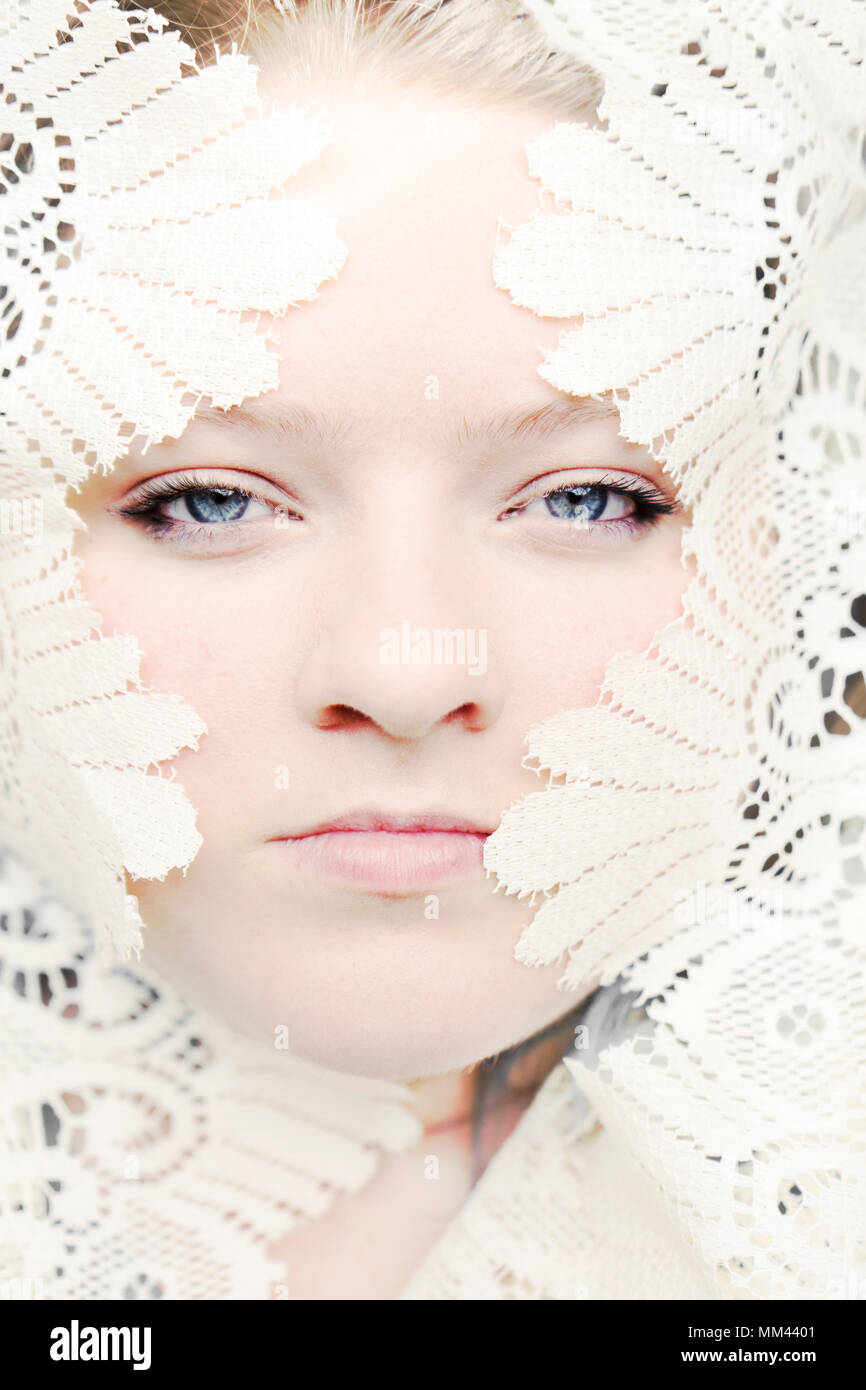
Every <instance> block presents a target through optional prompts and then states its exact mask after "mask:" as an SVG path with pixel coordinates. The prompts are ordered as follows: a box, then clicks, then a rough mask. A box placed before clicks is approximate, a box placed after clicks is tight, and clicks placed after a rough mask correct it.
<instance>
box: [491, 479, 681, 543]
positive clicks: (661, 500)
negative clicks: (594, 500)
mask: <svg viewBox="0 0 866 1390" xmlns="http://www.w3.org/2000/svg"><path fill="white" fill-rule="evenodd" d="M579 488H605V489H606V490H607V491H608V492H611V493H613V494H614V495H615V496H617V497H623V496H626V497H632V498H633V499H635V501H636V502H637V504H638V510H637V511H636V512H635V513H634V514H633V515H632V516H627V517H620V518H618V519H617V520H614V521H597V522H594V523H593V525H594V526H595V527H596V528H599V529H601V528H604V529H606V530H608V531H613V530H616V531H619V530H620V529H621V528H626V529H627V530H631V531H641V530H649V528H650V527H652V526H655V525H656V524H657V523H658V522H659V521H661V519H662V517H664V516H671V515H673V514H675V513H676V512H679V511H680V510H681V505H680V503H679V502H678V501H676V500H674V499H673V498H670V497H667V496H666V495H665V494H664V493H663V492H661V491H660V490H659V489H658V488H657V487H653V485H652V483H648V482H646V480H645V479H643V478H637V477H631V478H629V479H627V480H624V479H623V478H619V479H616V480H613V479H611V475H610V474H605V475H604V476H603V477H600V478H594V479H593V480H592V482H589V483H577V482H574V481H571V482H565V483H558V484H557V485H556V486H555V487H549V488H545V489H544V490H543V491H542V492H540V493H537V494H535V495H533V496H532V497H528V498H527V499H526V500H525V501H523V502H519V503H518V504H517V505H516V506H514V507H510V508H508V510H507V511H506V512H504V513H503V515H504V516H514V515H519V514H520V513H521V512H523V511H525V510H526V508H527V507H529V506H531V504H532V503H533V502H543V501H545V500H546V499H547V498H548V497H557V496H560V495H561V494H562V493H566V492H575V491H577V490H578V489H579Z"/></svg>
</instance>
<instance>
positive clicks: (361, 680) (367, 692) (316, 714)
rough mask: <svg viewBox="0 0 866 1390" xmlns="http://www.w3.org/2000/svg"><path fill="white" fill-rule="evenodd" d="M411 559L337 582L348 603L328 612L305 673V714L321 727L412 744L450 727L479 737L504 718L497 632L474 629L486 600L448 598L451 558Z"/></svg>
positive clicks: (380, 562)
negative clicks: (473, 619)
mask: <svg viewBox="0 0 866 1390" xmlns="http://www.w3.org/2000/svg"><path fill="white" fill-rule="evenodd" d="M398 549H399V547H398ZM416 557H417V552H416ZM400 558H401V559H402V564H401V563H400ZM406 558H407V557H406V554H405V549H401V550H400V557H399V558H398V557H397V556H394V557H392V558H391V559H389V558H388V557H387V556H385V555H383V553H382V551H381V550H380V551H379V552H378V555H377V557H376V558H375V560H373V558H372V557H367V561H368V563H366V564H364V565H363V567H360V566H358V567H356V566H354V565H353V566H352V569H351V572H350V573H351V578H347V581H346V583H345V584H339V583H338V585H337V587H338V589H339V590H340V591H341V592H342V594H343V597H342V598H341V599H340V600H339V602H338V603H335V604H334V605H333V606H331V607H330V608H328V609H327V610H326V615H325V618H324V621H323V622H322V626H321V629H320V632H319V635H318V637H317V640H316V641H315V642H314V644H313V648H312V650H311V651H310V654H309V656H308V657H307V659H306V660H305V661H304V663H303V665H302V668H301V670H300V673H299V683H298V688H297V700H298V704H299V712H300V714H301V717H302V718H303V719H305V720H306V721H308V722H309V723H311V724H312V725H313V726H314V727H315V728H317V729H322V730H343V731H346V730H350V729H366V730H368V731H369V730H374V731H376V732H378V733H379V734H380V735H381V736H383V737H387V738H389V739H393V740H400V741H403V742H410V741H418V740H420V739H424V738H426V737H428V736H429V735H431V734H432V733H433V731H434V730H436V729H439V728H444V727H446V726H454V727H455V728H457V729H459V730H461V731H463V732H468V733H480V732H482V731H483V730H485V729H487V728H489V727H490V726H491V725H492V724H493V723H495V721H496V719H497V718H498V717H499V714H500V712H501V709H502V704H503V690H502V684H501V682H502V671H501V669H500V668H499V666H498V663H497V661H496V653H495V652H494V650H493V647H492V644H491V641H490V634H489V632H488V629H487V628H486V627H483V626H480V625H478V624H477V623H475V622H470V624H469V625H467V618H469V617H470V613H469V611H468V610H469V608H470V607H471V609H472V610H474V611H475V612H476V613H477V611H478V604H477V601H476V602H473V603H471V605H470V604H469V603H467V602H466V601H465V600H464V601H460V600H459V599H457V600H456V601H455V598H454V597H450V596H449V593H448V592H447V590H450V593H451V595H453V594H454V588H455V585H454V578H455V572H454V568H453V566H450V567H449V565H448V564H447V562H445V560H444V558H443V559H442V560H440V562H439V564H438V565H436V566H435V567H430V566H429V565H426V564H425V563H424V562H423V561H419V560H418V559H417V558H416V559H415V561H414V563H411V564H410V565H407V563H406ZM360 575H363V578H361V577H359V576H360ZM332 582H333V576H332ZM458 587H459V588H460V589H462V586H458ZM466 592H470V590H469V589H468V588H467V590H466ZM395 594H396V595H402V597H398V598H397V599H395V597H394V596H395Z"/></svg>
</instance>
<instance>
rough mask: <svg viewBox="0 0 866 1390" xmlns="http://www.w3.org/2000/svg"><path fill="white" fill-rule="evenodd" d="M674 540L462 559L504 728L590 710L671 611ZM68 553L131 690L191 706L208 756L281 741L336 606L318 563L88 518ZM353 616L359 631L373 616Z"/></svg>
mask: <svg viewBox="0 0 866 1390" xmlns="http://www.w3.org/2000/svg"><path fill="white" fill-rule="evenodd" d="M680 535H681V532H680V529H679V528H678V527H669V528H664V527H659V528H657V531H656V532H655V533H652V534H650V535H648V536H646V537H644V538H642V540H640V541H639V542H637V543H635V544H634V545H633V546H631V547H629V548H628V549H623V550H622V551H621V552H617V553H611V554H610V555H594V556H592V557H579V556H556V557H555V558H553V559H551V557H549V556H545V557H543V558H540V557H538V556H536V555H532V556H521V555H518V554H510V555H509V556H508V557H507V559H506V560H505V561H503V560H502V559H501V558H497V559H496V560H494V561H491V562H490V563H488V564H485V562H484V561H482V562H481V563H480V564H479V563H478V562H477V561H476V562H473V564H472V566H471V571H472V572H471V576H470V575H467V577H466V582H465V583H462V584H461V586H460V588H461V591H462V592H463V593H464V594H466V595H467V596H471V597H470V598H469V602H470V604H471V618H472V624H471V625H477V626H480V627H484V628H486V629H487V632H488V639H487V640H488V661H489V668H490V670H491V673H492V675H493V677H494V679H495V680H497V681H498V682H501V683H502V686H503V694H504V697H505V706H506V708H507V709H508V711H509V713H508V716H507V718H506V721H505V722H506V723H508V724H509V725H511V724H514V725H515V727H516V726H517V725H522V727H523V729H524V731H525V729H526V728H528V726H529V724H530V723H532V722H537V721H539V720H542V719H544V718H546V717H549V716H550V715H551V714H553V713H556V712H558V711H559V710H561V709H563V708H568V707H573V708H577V707H582V706H587V705H590V704H593V703H594V702H595V699H596V697H597V694H598V691H599V688H600V685H601V683H602V680H603V678H604V673H605V667H606V665H607V663H608V662H609V661H610V659H611V658H612V657H614V656H615V655H617V653H619V652H626V651H632V652H639V651H642V650H644V649H645V648H646V647H647V646H648V645H649V643H650V642H651V640H652V638H653V636H654V634H655V633H656V632H657V631H658V630H659V629H660V628H662V627H663V626H665V625H666V624H667V623H669V622H671V621H672V620H673V619H675V618H677V617H679V616H680V615H681V612H682V594H683V591H684V589H685V587H686V585H687V584H688V582H689V578H690V574H691V571H690V569H688V568H687V567H685V566H684V565H683V564H682V561H681V558H680ZM78 552H79V555H80V556H81V558H82V560H83V562H84V566H83V571H82V575H81V583H82V588H83V590H84V592H85V594H86V595H87V597H88V598H89V600H90V602H91V603H92V604H93V606H94V607H95V609H96V610H97V612H99V613H100V614H101V616H102V618H103V631H104V632H105V633H106V634H112V633H123V634H131V635H132V636H134V637H135V638H136V640H137V642H138V644H139V647H140V648H141V650H142V653H143V658H142V664H141V677H142V680H143V682H144V683H145V684H146V685H148V686H150V687H152V688H153V689H155V690H157V691H161V692H165V693H168V694H174V695H178V696H179V697H181V698H182V699H184V700H185V701H187V702H188V703H189V704H191V705H192V706H193V708H194V709H195V710H196V712H197V713H198V714H199V715H200V716H201V718H202V719H204V721H205V723H206V724H207V725H208V729H209V735H208V741H207V746H208V747H209V748H210V749H211V750H212V751H213V752H214V753H215V752H216V751H217V749H218V748H224V749H225V751H226V753H229V752H230V751H232V750H233V752H234V753H235V754H239V753H240V752H241V751H242V750H244V749H250V748H251V747H253V746H254V744H255V742H256V737H257V734H256V730H257V729H260V730H264V729H267V728H270V729H272V730H279V731H280V734H281V737H283V738H284V737H287V736H288V734H289V726H290V724H291V722H292V718H293V712H292V698H293V691H294V689H295V688H296V685H297V680H298V676H299V674H300V672H301V669H302V667H303V663H304V661H305V660H307V659H308V658H309V656H310V655H311V654H312V653H313V652H314V651H315V650H316V646H317V643H318V642H319V641H321V640H327V639H328V633H329V632H330V631H332V630H333V621H334V620H335V619H337V620H338V618H339V614H340V611H341V607H342V605H343V603H344V598H343V590H342V588H341V584H337V583H336V582H332V583H331V585H330V587H329V573H331V574H333V573H334V570H333V566H332V565H329V564H328V563H325V562H322V560H321V558H319V559H317V558H316V557H315V556H311V557H309V558H308V559H307V560H305V562H304V564H303V565H292V566H285V565H283V564H281V563H280V562H276V563H275V562H272V561H268V560H263V559H259V558H258V557H256V556H247V557H243V558H242V559H235V560H231V561H228V562H226V561H217V560H207V559H198V558H195V559H193V558H189V559H180V558H177V557H172V556H169V555H166V554H165V553H163V552H161V551H160V550H159V549H158V548H157V547H156V546H155V545H154V544H153V543H152V542H149V541H147V540H145V539H144V538H142V537H139V536H137V535H131V534H128V533H127V532H126V531H125V530H123V531H118V530H117V529H116V528H115V527H109V526H107V525H106V526H105V527H101V526H100V525H99V524H98V523H97V524H96V526H95V527H94V529H93V530H92V532H91V533H89V534H88V535H87V536H86V537H84V538H83V539H82V540H81V541H80V542H79V546H78ZM453 578H454V576H453V572H452V571H451V569H450V567H449V574H448V580H449V583H453ZM341 583H342V581H341ZM331 588H333V589H334V592H333V593H332V592H330V589H331ZM329 614H331V620H329V616H328V615H329ZM360 616H361V617H362V618H363V619H364V621H365V622H366V621H369V624H370V627H371V630H373V629H375V627H376V622H377V618H378V617H381V615H377V614H375V613H373V612H370V613H368V614H361V615H360Z"/></svg>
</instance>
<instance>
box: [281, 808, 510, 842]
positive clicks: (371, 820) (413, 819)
mask: <svg viewBox="0 0 866 1390" xmlns="http://www.w3.org/2000/svg"><path fill="white" fill-rule="evenodd" d="M332 830H333V831H338V830H358V831H377V830H378V831H390V832H391V833H392V834H401V833H402V834H411V833H412V832H413V831H414V832H415V833H417V834H421V833H423V832H424V831H425V830H432V831H435V830H438V831H439V832H440V833H448V832H449V831H450V832H451V833H452V834H462V835H490V834H492V833H493V832H492V830H491V827H490V826H488V825H482V824H481V823H480V822H479V821H475V820H468V819H466V818H465V817H464V816H454V815H450V814H448V813H447V812H441V811H419V812H417V813H415V814H411V815H392V814H391V813H390V812H388V811H351V812H350V813H349V814H348V815H345V816H334V817H333V818H332V819H330V820H325V821H320V822H319V823H318V824H317V825H313V826H311V827H310V828H309V829H307V830H294V831H289V832H288V833H286V834H283V835H274V836H273V838H274V839H275V840H303V839H306V837H307V836H309V835H326V834H327V833H328V831H332Z"/></svg>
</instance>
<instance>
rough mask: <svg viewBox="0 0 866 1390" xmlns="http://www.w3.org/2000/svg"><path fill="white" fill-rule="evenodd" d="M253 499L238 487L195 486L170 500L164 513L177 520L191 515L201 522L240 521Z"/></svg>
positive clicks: (193, 518)
mask: <svg viewBox="0 0 866 1390" xmlns="http://www.w3.org/2000/svg"><path fill="white" fill-rule="evenodd" d="M252 501H253V498H252V497H250V495H249V493H248V492H239V491H238V489H237V488H231V487H210V488H195V489H191V490H190V491H188V492H184V493H182V494H180V495H179V496H176V497H175V498H174V499H173V500H172V501H170V502H168V503H167V505H166V506H165V512H164V515H165V516H170V517H172V518H173V519H174V520H176V521H183V520H186V519H188V518H189V517H191V518H192V520H193V521H199V522H220V521H240V519H241V517H242V516H243V515H244V513H245V512H246V511H247V509H248V508H249V505H250V502H252ZM173 508H174V509H175V510H172V509H173ZM184 510H185V511H186V513H187V516H186V517H184V515H183V512H184Z"/></svg>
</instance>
